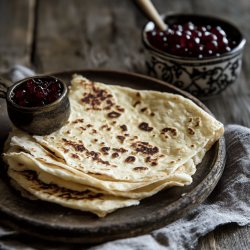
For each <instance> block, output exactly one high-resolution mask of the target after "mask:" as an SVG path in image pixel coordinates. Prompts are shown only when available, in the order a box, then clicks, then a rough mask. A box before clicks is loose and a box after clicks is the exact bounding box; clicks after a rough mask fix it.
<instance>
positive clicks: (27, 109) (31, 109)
mask: <svg viewBox="0 0 250 250" xmlns="http://www.w3.org/2000/svg"><path fill="white" fill-rule="evenodd" d="M42 78H52V79H54V80H58V81H59V82H60V83H61V84H62V85H63V92H62V94H61V96H60V97H59V98H58V99H56V100H55V101H54V102H52V103H49V104H46V105H44V106H36V107H24V106H20V105H18V104H16V103H15V102H14V101H13V100H12V98H11V96H12V93H13V91H14V89H15V88H16V87H18V86H19V85H21V84H22V83H24V82H27V81H28V80H31V79H42ZM67 96H68V87H67V85H66V83H65V82H64V81H62V80H61V79H59V78H57V77H55V76H51V75H35V76H31V77H26V78H24V79H22V80H19V81H17V82H16V83H14V84H13V85H11V86H10V87H9V88H8V91H7V94H6V101H7V105H8V104H11V106H12V107H15V108H16V109H18V110H20V111H23V112H44V111H47V110H51V109H53V108H54V107H55V106H57V104H59V103H60V102H61V101H62V100H63V99H64V98H65V97H67Z"/></svg>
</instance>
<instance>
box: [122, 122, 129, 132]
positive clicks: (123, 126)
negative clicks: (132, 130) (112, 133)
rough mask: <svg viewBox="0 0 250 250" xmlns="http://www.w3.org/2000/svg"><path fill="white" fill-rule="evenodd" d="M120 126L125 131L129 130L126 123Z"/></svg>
mask: <svg viewBox="0 0 250 250" xmlns="http://www.w3.org/2000/svg"><path fill="white" fill-rule="evenodd" d="M120 128H121V130H122V131H123V132H125V131H128V128H127V126H126V125H125V124H123V125H121V126H120Z"/></svg>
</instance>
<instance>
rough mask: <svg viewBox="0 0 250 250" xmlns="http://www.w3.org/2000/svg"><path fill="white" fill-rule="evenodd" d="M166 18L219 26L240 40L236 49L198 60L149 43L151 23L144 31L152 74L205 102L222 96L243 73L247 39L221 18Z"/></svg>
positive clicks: (181, 16) (171, 21)
mask: <svg viewBox="0 0 250 250" xmlns="http://www.w3.org/2000/svg"><path fill="white" fill-rule="evenodd" d="M163 19H164V21H165V22H166V23H176V22H178V20H182V21H183V19H184V20H185V19H186V20H187V22H188V21H192V22H196V23H197V22H201V24H204V23H206V24H210V25H216V26H217V25H219V26H221V27H223V29H224V30H225V31H226V32H229V33H230V34H231V35H233V36H234V37H236V38H237V39H236V40H237V46H236V47H235V48H234V49H232V50H231V51H230V52H226V53H223V54H222V55H220V56H219V57H216V56H211V57H204V58H201V59H198V58H191V57H180V56H174V55H171V54H168V53H166V52H163V51H161V50H158V49H157V48H155V47H153V46H152V45H151V44H150V43H149V41H148V40H147V36H146V32H147V31H150V30H152V29H154V23H152V22H148V23H147V24H146V25H145V27H144V29H143V33H142V40H143V44H144V46H145V48H146V65H147V70H148V74H149V75H151V76H153V77H156V78H159V79H162V80H164V81H166V82H168V83H171V84H173V85H174V86H176V87H178V88H180V89H183V90H185V91H188V92H189V93H191V94H192V95H194V96H197V97H199V98H202V99H205V98H208V97H212V96H215V95H218V94H220V93H221V92H222V91H223V90H225V89H226V88H227V87H228V86H229V85H230V84H232V83H234V82H235V81H236V79H237V78H238V76H239V74H240V70H241V62H242V52H243V48H244V45H245V43H246V40H245V38H244V37H243V36H242V34H241V32H240V31H239V30H238V29H237V28H236V27H235V26H234V25H232V24H230V23H228V22H226V21H223V20H221V19H218V18H214V17H208V16H200V15H183V14H174V15H163Z"/></svg>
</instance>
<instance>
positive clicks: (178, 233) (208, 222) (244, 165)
mask: <svg viewBox="0 0 250 250" xmlns="http://www.w3.org/2000/svg"><path fill="white" fill-rule="evenodd" d="M11 74H12V79H13V80H18V79H20V78H23V77H26V76H30V75H32V74H33V71H31V70H30V69H27V68H25V67H23V66H20V65H18V66H15V67H14V68H13V70H12V71H11ZM225 139H226V152H227V159H226V166H225V170H224V173H223V175H222V177H221V179H220V181H219V183H218V184H217V186H216V188H215V190H214V191H213V192H212V194H211V195H210V196H209V197H208V198H207V199H206V200H205V201H204V202H203V203H202V204H201V205H200V206H198V207H197V208H196V209H194V210H192V211H191V212H190V213H189V214H187V216H186V217H184V218H182V219H179V220H177V221H175V222H173V223H171V224H169V225H168V226H166V227H164V228H161V229H158V230H155V231H153V232H151V233H150V234H147V235H142V236H138V237H133V238H129V239H121V240H116V241H111V242H108V243H104V244H101V245H97V246H92V247H86V246H81V245H76V246H72V245H71V246H70V245H69V246H67V245H65V244H61V245H60V244H58V243H56V244H55V243H44V242H42V241H40V242H39V241H37V240H35V239H29V240H22V239H21V238H20V237H18V236H19V234H18V232H15V231H13V230H11V229H9V228H7V227H4V226H3V224H4V223H3V222H4V218H1V217H0V249H7V250H12V249H17V250H19V249H20V250H36V249H41V250H43V249H44V250H45V249H48V250H52V249H55V250H56V249H64V250H69V249H80V250H81V249H90V250H140V249H143V250H152V249H155V250H166V249H193V248H195V247H196V246H197V243H198V239H199V238H200V237H201V236H204V235H206V234H207V233H209V232H211V231H212V230H214V229H215V228H216V227H218V226H220V225H224V224H228V223H237V224H238V225H239V226H245V225H250V128H246V127H242V126H239V125H227V126H226V127H225Z"/></svg>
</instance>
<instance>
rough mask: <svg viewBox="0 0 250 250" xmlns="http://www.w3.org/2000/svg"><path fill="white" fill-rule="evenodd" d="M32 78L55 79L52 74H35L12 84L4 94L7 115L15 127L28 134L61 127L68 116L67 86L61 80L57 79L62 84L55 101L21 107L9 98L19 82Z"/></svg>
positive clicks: (39, 133)
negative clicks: (60, 93)
mask: <svg viewBox="0 0 250 250" xmlns="http://www.w3.org/2000/svg"><path fill="white" fill-rule="evenodd" d="M34 78H39V79H42V78H46V79H48V78H52V79H57V78H55V77H53V76H35V77H29V78H26V79H23V80H21V81H18V82H17V83H15V84H14V85H12V86H11V87H10V88H9V89H8V91H7V94H6V102H7V110H8V115H9V118H10V120H11V121H12V123H13V124H14V125H15V126H16V127H18V128H20V129H22V130H24V131H26V132H28V133H30V134H36V135H46V134H50V133H52V132H54V131H56V130H58V129H59V128H61V127H62V126H63V125H64V124H65V123H66V121H67V120H68V118H69V115H70V103H69V99H68V87H67V85H66V84H65V83H64V82H63V81H61V80H59V79H57V80H59V81H60V83H61V84H62V86H63V93H62V95H61V96H60V97H59V98H58V99H57V100H56V101H54V102H52V103H50V104H48V105H45V106H39V107H22V106H19V105H17V104H16V103H15V102H14V101H13V100H12V98H11V97H12V96H13V91H14V90H15V88H17V87H18V86H19V85H20V84H22V83H24V82H26V81H28V80H29V79H34Z"/></svg>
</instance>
